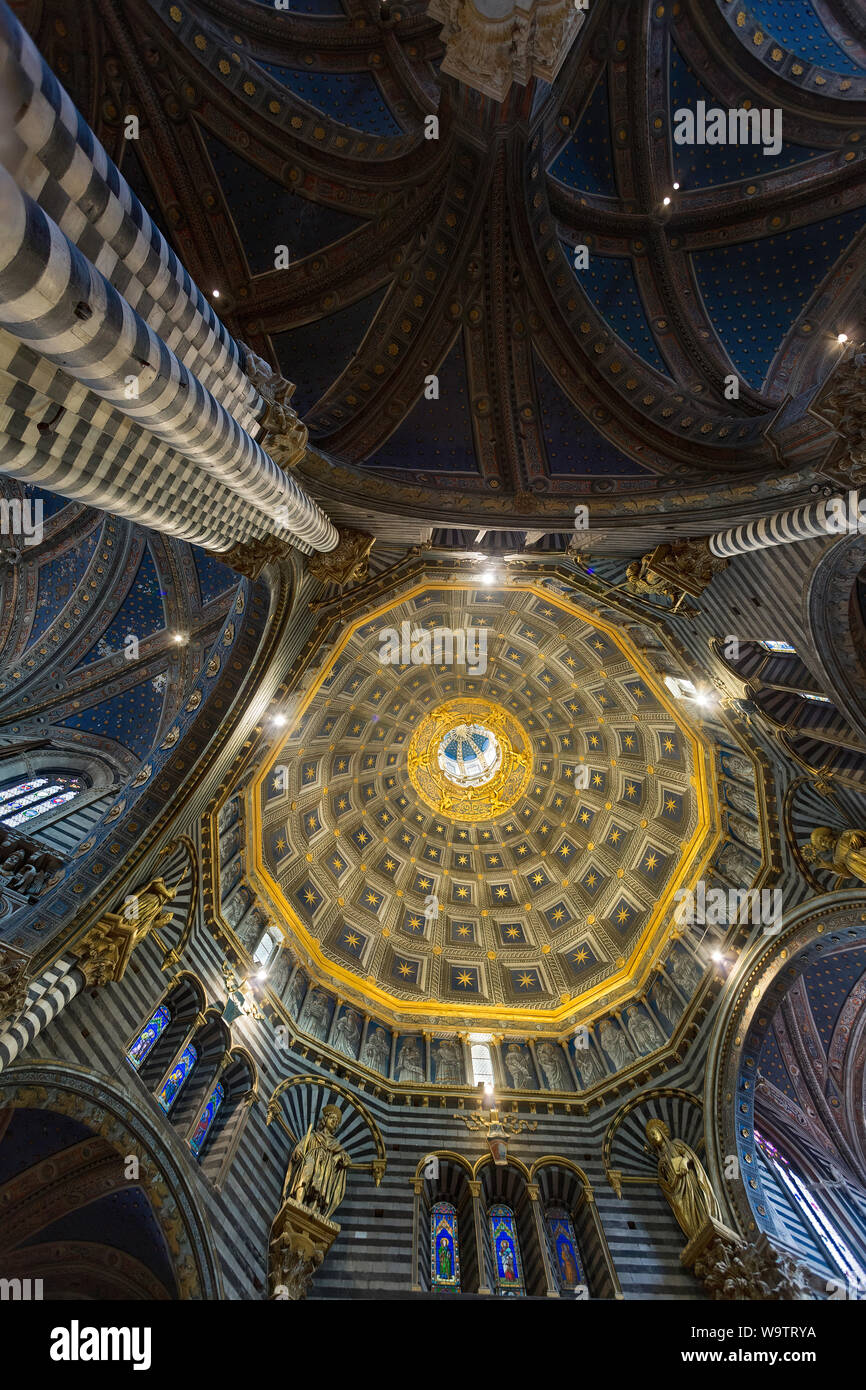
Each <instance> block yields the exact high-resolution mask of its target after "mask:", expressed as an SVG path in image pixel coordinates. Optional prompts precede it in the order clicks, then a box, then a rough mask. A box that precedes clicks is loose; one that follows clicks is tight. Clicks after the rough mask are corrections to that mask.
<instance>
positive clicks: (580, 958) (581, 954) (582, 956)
mask: <svg viewBox="0 0 866 1390" xmlns="http://www.w3.org/2000/svg"><path fill="white" fill-rule="evenodd" d="M586 958H587V952H586V951H585V950H584V949H583V947H582V946H581V948H580V950H579V951H575V953H574V960H575V963H576V964H577V965H583V962H584V961H585V960H586Z"/></svg>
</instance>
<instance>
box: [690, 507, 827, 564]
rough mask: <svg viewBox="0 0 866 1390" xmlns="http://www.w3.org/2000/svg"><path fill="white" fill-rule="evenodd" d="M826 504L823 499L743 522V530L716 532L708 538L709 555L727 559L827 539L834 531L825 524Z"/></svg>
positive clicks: (733, 527) (734, 527) (736, 527)
mask: <svg viewBox="0 0 866 1390" xmlns="http://www.w3.org/2000/svg"><path fill="white" fill-rule="evenodd" d="M828 501H829V499H827V498H824V497H822V498H820V499H819V500H818V501H816V502H807V503H805V505H803V506H800V507H791V508H789V510H788V511H785V512H776V513H775V514H774V515H773V516H762V517H759V519H758V520H757V521H747V522H744V524H743V525H742V526H732V527H731V529H730V530H729V531H719V532H717V533H716V535H714V536H710V538H709V545H710V553H711V554H713V555H718V556H719V557H720V558H724V559H729V558H730V557H731V556H732V555H743V554H745V552H746V551H748V550H766V549H767V548H768V547H769V546H771V545H791V544H792V543H793V542H795V541H808V540H813V539H814V538H815V537H816V536H824V537H826V536H830V535H832V534H833V530H832V528H831V527H830V526H829V525H828V523H827V509H828Z"/></svg>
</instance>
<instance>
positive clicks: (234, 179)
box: [202, 131, 363, 275]
mask: <svg viewBox="0 0 866 1390" xmlns="http://www.w3.org/2000/svg"><path fill="white" fill-rule="evenodd" d="M202 135H203V138H204V142H205V145H206V146H207V151H208V154H209V156H210V160H211V163H212V164H213V167H214V172H215V174H216V176H217V178H218V179H219V182H220V185H221V187H222V190H223V193H224V195H225V199H226V204H227V206H228V208H229V211H230V212H231V215H232V217H233V218H234V223H235V226H236V227H237V230H238V236H239V237H240V242H241V246H242V248H243V252H244V255H245V256H246V258H247V264H248V265H249V267H250V270H251V271H252V272H253V274H254V275H262V274H264V273H266V272H267V271H270V270H273V269H274V260H275V254H276V252H275V248H276V247H277V246H288V248H289V257H290V260H291V261H297V260H302V259H303V257H304V256H309V255H310V254H311V253H312V252H313V251H321V250H322V248H323V247H325V246H330V244H331V243H332V242H334V241H339V240H340V239H341V238H342V237H344V236H348V234H349V232H353V231H354V230H355V228H356V227H360V226H363V219H362V218H359V217H353V216H351V215H350V214H349V213H346V212H339V211H338V210H337V209H335V208H328V207H325V206H324V205H323V204H322V203H314V202H311V201H310V199H309V198H302V197H300V196H299V195H298V194H297V193H293V192H292V191H291V190H290V189H289V188H285V187H284V186H283V185H282V184H281V183H277V181H276V180H275V179H272V178H269V177H268V175H267V174H263V173H262V172H261V170H260V169H257V168H256V167H255V166H254V165H252V164H249V163H247V162H246V160H243V159H241V158H240V156H239V155H237V154H236V153H235V151H234V150H230V149H229V148H228V146H226V145H224V144H223V143H222V141H221V140H218V139H217V138H216V136H214V135H210V134H209V133H207V132H204V131H203V132H202Z"/></svg>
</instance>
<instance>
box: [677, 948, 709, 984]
mask: <svg viewBox="0 0 866 1390" xmlns="http://www.w3.org/2000/svg"><path fill="white" fill-rule="evenodd" d="M670 960H671V971H672V973H673V977H674V980H675V981H676V983H677V984H678V985H679V987H680V989H681V990H682V991H683V993H684V994H693V993H694V991H695V990H696V989H697V987H698V985H699V984H700V982H701V976H702V974H703V972H702V970H701V968H700V966H699V965H698V963H697V961H696V960H695V959H694V957H693V956H690V955H689V954H688V952H687V951H672V952H671V958H670Z"/></svg>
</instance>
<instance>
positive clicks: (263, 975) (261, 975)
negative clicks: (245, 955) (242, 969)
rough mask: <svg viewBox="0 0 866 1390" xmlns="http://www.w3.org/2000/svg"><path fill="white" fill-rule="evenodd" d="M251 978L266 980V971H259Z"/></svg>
mask: <svg viewBox="0 0 866 1390" xmlns="http://www.w3.org/2000/svg"><path fill="white" fill-rule="evenodd" d="M253 978H254V979H256V980H266V979H267V978H268V972H267V970H259V971H258V972H257V973H256V975H255V976H254V977H253Z"/></svg>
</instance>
